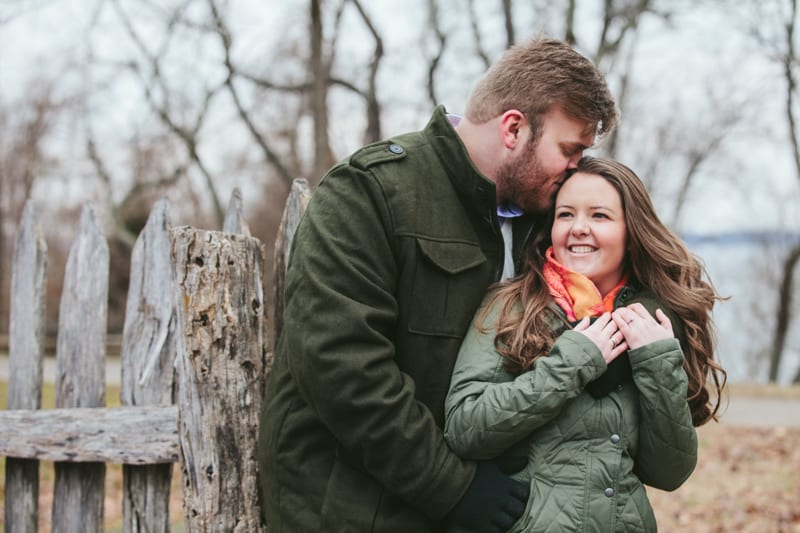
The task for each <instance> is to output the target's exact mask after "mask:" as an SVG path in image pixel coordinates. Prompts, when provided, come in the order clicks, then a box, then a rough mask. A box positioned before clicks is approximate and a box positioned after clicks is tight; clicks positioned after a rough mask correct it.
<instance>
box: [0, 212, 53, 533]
mask: <svg viewBox="0 0 800 533" xmlns="http://www.w3.org/2000/svg"><path fill="white" fill-rule="evenodd" d="M46 285H47V244H46V243H45V241H44V237H43V236H42V232H41V230H40V228H39V224H38V223H37V221H36V211H35V209H34V207H33V203H32V202H31V201H30V200H29V201H28V202H27V203H26V204H25V210H24V211H23V213H22V220H21V221H20V226H19V233H18V234H17V240H16V243H15V245H14V263H13V265H12V271H11V309H10V311H11V315H10V320H9V326H8V359H9V370H10V379H9V382H8V408H9V409H40V408H41V407H42V357H43V356H44V345H43V339H44V336H43V333H44V314H45V293H46ZM5 482H6V484H5V500H6V501H5V523H6V525H5V531H6V533H28V532H30V533H32V532H35V531H36V530H37V528H38V525H39V461H36V460H32V459H14V458H11V457H9V458H8V459H6V479H5Z"/></svg>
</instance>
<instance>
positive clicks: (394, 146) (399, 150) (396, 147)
mask: <svg viewBox="0 0 800 533" xmlns="http://www.w3.org/2000/svg"><path fill="white" fill-rule="evenodd" d="M389 151H390V152H392V153H393V154H402V153H403V152H404V151H405V150H404V149H403V147H402V146H400V145H399V144H394V143H393V144H390V145H389Z"/></svg>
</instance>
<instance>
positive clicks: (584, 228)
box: [570, 217, 589, 235]
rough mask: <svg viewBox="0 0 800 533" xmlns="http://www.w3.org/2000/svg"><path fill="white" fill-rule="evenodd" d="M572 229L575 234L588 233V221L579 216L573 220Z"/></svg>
mask: <svg viewBox="0 0 800 533" xmlns="http://www.w3.org/2000/svg"><path fill="white" fill-rule="evenodd" d="M570 231H571V232H572V234H573V235H586V234H587V233H588V232H589V225H588V224H587V223H586V220H584V219H583V217H577V218H575V220H574V221H573V222H572V227H571V228H570Z"/></svg>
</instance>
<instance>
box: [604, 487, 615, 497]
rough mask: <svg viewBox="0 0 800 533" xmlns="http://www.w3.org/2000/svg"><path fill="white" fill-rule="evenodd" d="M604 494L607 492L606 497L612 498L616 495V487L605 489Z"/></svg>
mask: <svg viewBox="0 0 800 533" xmlns="http://www.w3.org/2000/svg"><path fill="white" fill-rule="evenodd" d="M603 494H605V495H606V497H608V498H610V497H612V496H613V495H614V489H612V488H611V487H608V488H607V489H606V490H604V491H603Z"/></svg>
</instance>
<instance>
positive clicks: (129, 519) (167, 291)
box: [120, 199, 175, 533]
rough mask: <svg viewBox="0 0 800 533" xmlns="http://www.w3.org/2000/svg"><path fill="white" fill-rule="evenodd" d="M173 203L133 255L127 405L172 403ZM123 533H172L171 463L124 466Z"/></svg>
mask: <svg viewBox="0 0 800 533" xmlns="http://www.w3.org/2000/svg"><path fill="white" fill-rule="evenodd" d="M168 208H169V203H168V202H167V201H166V200H165V199H164V200H160V201H158V202H156V204H155V205H154V206H153V209H152V210H151V211H150V216H149V217H148V219H147V224H146V225H145V227H144V229H142V231H141V233H140V234H139V237H138V239H137V240H136V244H135V245H134V247H133V251H132V253H131V277H130V284H129V286H128V299H127V303H126V307H125V325H124V327H123V331H122V351H121V354H120V362H121V365H122V381H121V389H120V400H121V403H122V405H125V406H146V405H171V404H172V403H174V398H173V388H174V385H175V371H174V362H175V339H174V336H175V317H174V310H173V307H174V306H173V304H172V298H173V296H174V291H173V289H172V266H171V258H170V253H171V251H170V240H169V230H170V221H169V216H168ZM122 476H123V495H122V498H123V501H122V516H123V518H122V520H123V532H125V533H133V532H140V531H147V532H148V533H157V532H167V531H169V501H170V483H171V480H172V464H171V463H163V464H150V465H128V464H126V465H123V467H122Z"/></svg>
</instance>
